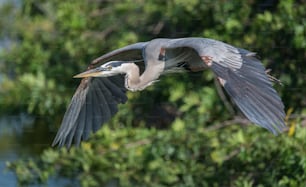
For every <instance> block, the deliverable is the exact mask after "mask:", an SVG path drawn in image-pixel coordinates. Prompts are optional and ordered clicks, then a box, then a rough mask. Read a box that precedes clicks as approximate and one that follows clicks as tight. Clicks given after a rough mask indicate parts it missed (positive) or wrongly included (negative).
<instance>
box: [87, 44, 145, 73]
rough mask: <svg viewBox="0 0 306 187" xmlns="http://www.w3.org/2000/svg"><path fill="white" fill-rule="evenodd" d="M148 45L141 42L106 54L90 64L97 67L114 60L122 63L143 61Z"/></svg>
mask: <svg viewBox="0 0 306 187" xmlns="http://www.w3.org/2000/svg"><path fill="white" fill-rule="evenodd" d="M147 43H148V42H139V43H135V44H131V45H127V46H125V47H123V48H120V49H116V50H114V51H111V52H109V53H106V54H104V55H102V56H100V57H98V58H96V59H95V60H93V61H92V63H91V64H90V67H93V66H97V65H98V64H102V63H105V62H109V61H112V60H120V61H130V60H133V61H139V60H143V49H144V48H145V46H146V45H147Z"/></svg>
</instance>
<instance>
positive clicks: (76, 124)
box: [52, 42, 147, 147]
mask: <svg viewBox="0 0 306 187" xmlns="http://www.w3.org/2000/svg"><path fill="white" fill-rule="evenodd" d="M146 44H147V42H140V43H136V44H132V45H128V46H126V47H123V48H120V49H117V50H114V51H111V52H109V53H107V54H105V55H102V56H101V57H99V58H97V59H95V60H94V61H93V62H92V63H91V64H90V66H89V67H88V69H91V68H94V67H96V66H98V65H99V64H102V63H105V62H107V61H111V60H122V61H128V60H133V61H139V60H143V56H142V53H143V49H144V47H145V46H146ZM125 92H126V88H125V86H124V76H123V75H117V76H113V77H101V78H83V79H82V81H81V83H80V85H79V87H78V89H77V90H76V92H75V94H74V96H73V97H72V99H71V103H70V105H69V106H68V109H67V111H66V113H65V115H64V118H63V121H62V124H61V127H60V129H59V130H58V133H57V135H56V137H55V139H54V141H53V144H52V145H53V146H54V145H56V144H59V146H63V145H66V146H67V147H70V146H71V144H72V143H74V144H76V145H78V144H79V143H80V142H81V141H82V140H86V139H88V136H89V134H90V133H91V132H95V131H97V130H98V129H99V128H100V127H101V125H102V124H103V123H105V122H107V121H108V120H109V119H110V118H111V117H112V116H113V115H115V114H116V113H117V110H118V109H117V105H118V104H119V103H125V102H126V100H127V97H126V95H125Z"/></svg>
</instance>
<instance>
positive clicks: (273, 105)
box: [162, 38, 287, 134]
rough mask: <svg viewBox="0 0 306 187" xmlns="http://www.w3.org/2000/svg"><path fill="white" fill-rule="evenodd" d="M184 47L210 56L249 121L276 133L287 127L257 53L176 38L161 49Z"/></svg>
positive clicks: (201, 40) (213, 42) (280, 106)
mask: <svg viewBox="0 0 306 187" xmlns="http://www.w3.org/2000/svg"><path fill="white" fill-rule="evenodd" d="M184 47H189V48H192V49H194V50H195V51H196V52H197V54H198V55H199V57H203V56H208V57H211V59H212V64H211V65H209V67H210V68H211V69H212V71H213V72H214V73H215V75H217V77H219V78H221V79H222V80H224V83H223V87H224V88H225V90H226V91H227V93H228V94H229V95H230V97H231V98H232V99H233V100H234V102H235V103H236V105H237V106H238V107H239V108H240V110H241V111H242V112H243V113H244V114H245V116H246V117H247V118H248V119H249V120H250V121H252V122H253V123H256V124H257V125H260V126H262V127H264V128H266V129H268V130H269V131H271V132H272V133H274V134H277V133H278V132H281V131H284V130H285V129H286V128H287V127H286V125H285V122H284V119H285V112H284V105H283V103H282V101H281V99H280V97H279V96H278V94H277V92H276V91H275V89H274V88H273V86H272V83H271V81H270V80H269V78H268V76H267V74H266V72H265V68H264V66H263V65H262V63H261V62H260V61H259V60H258V59H257V58H256V57H255V53H253V52H250V51H248V50H245V49H240V48H236V47H234V46H231V45H229V44H226V43H223V42H221V41H216V40H213V39H206V38H182V39H173V40H169V41H168V42H167V44H165V45H164V46H162V48H164V49H166V50H167V49H175V48H184ZM190 63H191V65H192V63H198V62H190ZM203 63H204V62H203ZM197 65H198V64H197Z"/></svg>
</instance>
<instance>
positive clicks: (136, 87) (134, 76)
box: [125, 63, 160, 91]
mask: <svg viewBox="0 0 306 187" xmlns="http://www.w3.org/2000/svg"><path fill="white" fill-rule="evenodd" d="M157 69H158V68H157ZM157 69H156V70H157ZM156 70H155V71H156ZM155 71H154V70H153V71H148V67H147V68H146V70H145V71H144V72H143V73H142V75H140V72H139V67H138V66H137V65H136V64H134V63H130V64H129V68H128V70H127V71H126V78H125V87H126V88H127V89H128V90H130V91H141V90H143V89H145V88H146V87H148V86H150V85H152V84H153V83H154V82H155V81H156V80H157V78H158V77H159V75H160V73H159V71H157V72H155Z"/></svg>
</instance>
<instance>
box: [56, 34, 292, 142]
mask: <svg viewBox="0 0 306 187" xmlns="http://www.w3.org/2000/svg"><path fill="white" fill-rule="evenodd" d="M205 69H210V70H211V71H213V73H214V74H215V76H216V77H217V79H218V80H219V83H220V84H221V85H222V86H223V88H224V89H225V90H226V92H227V93H228V95H229V96H230V97H231V99H232V100H233V101H234V102H235V104H236V105H237V106H238V108H239V109H240V110H241V111H242V113H243V114H244V115H245V116H246V117H247V118H248V119H249V120H250V121H251V122H253V123H255V124H257V125H259V126H261V127H263V128H266V129H267V130H269V131H270V132H272V133H273V134H278V133H280V132H282V131H284V130H285V129H286V125H285V122H284V119H285V112H284V105H283V103H282V101H281V99H280V97H279V96H278V94H277V92H276V91H275V89H274V88H273V87H272V83H271V80H270V78H269V76H268V75H267V73H266V71H265V68H264V66H263V65H262V63H261V62H260V60H258V59H257V58H256V53H254V52H250V51H248V50H245V49H241V48H237V47H234V46H232V45H229V44H226V43H224V42H221V41H217V40H214V39H208V38H178V39H165V38H158V39H153V40H151V41H148V42H139V43H135V44H131V45H128V46H125V47H123V48H120V49H117V50H114V51H111V52H109V53H106V54H104V55H102V56H100V57H98V58H97V59H95V60H93V61H92V63H91V64H90V65H89V67H88V69H87V71H85V72H83V73H80V74H78V75H76V76H74V77H75V78H82V80H81V83H80V85H79V87H78V88H77V90H76V92H75V93H74V95H73V97H72V100H71V103H70V105H69V106H68V109H67V111H66V113H65V115H64V118H63V120H62V124H61V127H60V128H59V130H58V132H57V135H56V137H55V139H54V141H53V145H56V144H58V145H59V146H67V147H70V146H71V144H76V145H78V144H80V142H81V141H82V140H87V139H88V138H89V135H90V134H91V133H92V132H95V131H97V130H98V129H99V128H100V127H101V125H102V124H103V123H105V122H107V121H108V120H109V119H110V118H111V117H112V116H114V115H115V114H116V113H117V111H118V108H117V105H118V104H120V103H125V102H126V101H127V96H126V91H133V92H134V91H141V90H143V89H145V88H147V87H148V86H150V85H152V84H153V83H154V82H155V81H157V80H158V78H159V77H160V76H161V75H163V74H168V73H172V72H182V70H185V71H189V72H198V71H203V70H205ZM203 97H205V96H203Z"/></svg>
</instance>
